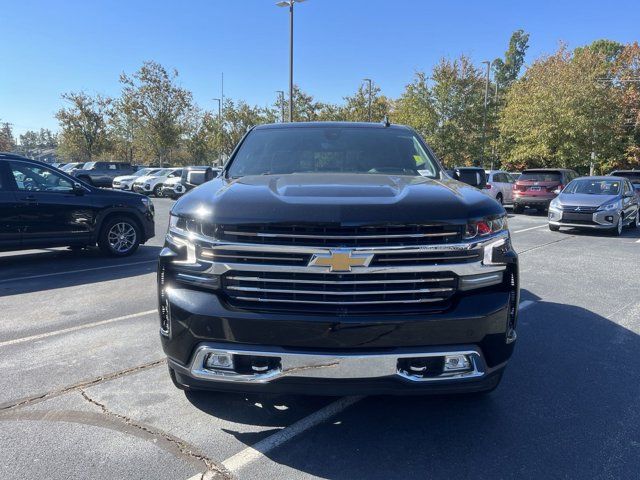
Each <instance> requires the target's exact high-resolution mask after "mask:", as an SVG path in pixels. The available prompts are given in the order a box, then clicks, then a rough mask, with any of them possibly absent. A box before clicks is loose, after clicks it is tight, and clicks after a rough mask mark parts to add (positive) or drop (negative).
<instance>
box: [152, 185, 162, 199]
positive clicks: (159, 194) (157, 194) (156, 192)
mask: <svg viewBox="0 0 640 480" xmlns="http://www.w3.org/2000/svg"><path fill="white" fill-rule="evenodd" d="M153 195H154V196H155V197H158V198H160V197H162V196H163V195H162V185H156V186H155V187H153Z"/></svg>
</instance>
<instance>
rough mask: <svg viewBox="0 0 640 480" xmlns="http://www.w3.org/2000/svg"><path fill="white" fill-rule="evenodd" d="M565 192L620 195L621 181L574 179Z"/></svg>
mask: <svg viewBox="0 0 640 480" xmlns="http://www.w3.org/2000/svg"><path fill="white" fill-rule="evenodd" d="M562 193H563V194H564V193H587V194H589V195H619V194H620V182H619V181H618V180H587V179H580V180H574V181H573V182H571V183H569V185H567V188H565V189H564V191H563V192H562Z"/></svg>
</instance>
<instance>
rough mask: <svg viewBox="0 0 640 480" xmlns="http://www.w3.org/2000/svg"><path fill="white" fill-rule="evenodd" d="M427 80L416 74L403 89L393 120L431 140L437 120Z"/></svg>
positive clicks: (424, 75) (420, 74)
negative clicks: (408, 126) (410, 127)
mask: <svg viewBox="0 0 640 480" xmlns="http://www.w3.org/2000/svg"><path fill="white" fill-rule="evenodd" d="M427 80H428V77H427V75H426V73H424V72H417V73H416V75H415V78H414V79H413V81H412V82H411V83H409V84H408V85H407V86H406V87H405V90H404V92H403V93H402V95H401V96H400V98H399V99H398V100H397V101H396V106H395V110H394V112H393V119H394V121H396V122H398V123H402V124H405V125H410V126H412V127H413V128H415V129H416V131H417V132H418V133H419V134H420V135H422V136H423V137H425V138H431V136H432V135H434V134H435V131H436V127H437V125H438V119H437V115H436V111H435V109H434V106H433V97H432V95H431V89H430V88H429V84H428V81H427Z"/></svg>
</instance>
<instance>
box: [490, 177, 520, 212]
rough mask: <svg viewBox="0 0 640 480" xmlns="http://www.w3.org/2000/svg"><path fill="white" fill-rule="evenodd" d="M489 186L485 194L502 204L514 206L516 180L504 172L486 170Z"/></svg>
mask: <svg viewBox="0 0 640 480" xmlns="http://www.w3.org/2000/svg"><path fill="white" fill-rule="evenodd" d="M486 174H487V185H486V187H484V192H485V193H486V194H488V195H490V196H491V197H493V198H495V199H496V200H497V201H498V202H500V203H501V204H503V205H504V204H509V205H512V204H513V185H514V183H516V182H515V180H514V179H513V177H512V176H511V175H509V173H507V172H505V171H504V170H486Z"/></svg>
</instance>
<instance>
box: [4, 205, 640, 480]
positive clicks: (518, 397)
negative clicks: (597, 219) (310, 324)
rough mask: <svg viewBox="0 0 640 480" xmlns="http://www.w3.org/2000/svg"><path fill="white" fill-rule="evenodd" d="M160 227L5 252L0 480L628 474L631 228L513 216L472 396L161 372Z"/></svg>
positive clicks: (638, 447) (635, 237)
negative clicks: (497, 353)
mask: <svg viewBox="0 0 640 480" xmlns="http://www.w3.org/2000/svg"><path fill="white" fill-rule="evenodd" d="M154 203H155V205H156V211H157V233H158V234H157V236H156V237H155V238H154V239H153V240H152V241H151V242H149V243H148V244H147V245H145V246H143V247H141V248H140V250H139V251H138V252H137V253H136V255H134V256H132V257H129V258H125V259H110V258H105V257H103V256H101V255H100V253H99V252H98V251H97V250H96V251H93V250H89V251H81V252H71V251H67V250H65V249H52V250H41V251H29V252H15V253H12V252H11V253H3V254H0V312H1V313H0V316H1V318H2V322H0V375H1V377H2V389H0V428H1V431H2V435H0V449H1V451H2V452H3V455H2V459H1V460H0V478H2V479H6V480H10V479H20V480H23V479H31V478H46V479H50V480H53V479H86V478H92V479H116V478H127V479H149V478H154V479H158V480H162V479H179V480H183V479H184V480H186V479H190V478H200V477H201V475H202V474H203V472H206V473H205V477H206V478H233V477H235V478H242V479H266V478H283V479H284V478H287V479H289V478H294V479H298V478H300V479H302V478H331V479H354V478H368V479H369V478H371V479H389V478H411V477H417V478H430V479H431V478H433V479H440V478H442V479H445V478H446V479H449V478H491V479H493V478H639V474H638V472H640V369H639V368H638V354H639V353H640V275H639V267H640V231H638V230H627V231H625V233H624V235H623V236H622V237H613V236H609V235H607V234H604V233H592V232H577V231H568V230H566V231H562V232H559V233H558V232H551V231H549V230H548V228H547V226H546V225H547V224H546V217H544V216H541V215H538V214H534V213H526V214H524V215H517V216H512V217H511V218H510V229H511V232H512V235H513V242H514V245H515V247H516V250H517V251H518V252H519V253H520V255H521V257H520V258H521V268H522V279H521V281H522V288H523V291H522V294H523V296H522V302H521V312H520V320H519V329H518V334H519V340H518V344H517V346H516V352H515V354H514V357H513V358H512V360H511V363H510V365H509V368H508V370H507V372H506V374H505V378H504V380H503V382H502V384H501V385H500V387H499V388H498V389H497V390H496V391H495V392H493V393H492V394H491V395H488V396H485V397H483V398H480V399H478V398H467V397H462V396H461V397H365V398H360V397H358V398H353V397H349V398H330V397H328V398H324V397H303V396H277V397H274V396H255V395H252V396H247V395H232V394H216V393H189V394H185V393H183V392H181V391H179V390H176V389H175V388H174V387H173V385H172V384H171V382H170V380H169V377H168V374H167V369H166V365H165V362H164V356H163V353H162V350H161V348H160V342H159V339H158V324H157V318H156V317H157V314H156V297H155V295H156V291H155V261H154V259H155V257H156V256H157V253H158V251H159V249H160V245H161V243H162V240H163V235H164V230H165V226H166V224H167V221H168V210H169V208H170V205H171V204H172V202H171V201H170V200H167V199H156V200H154Z"/></svg>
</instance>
